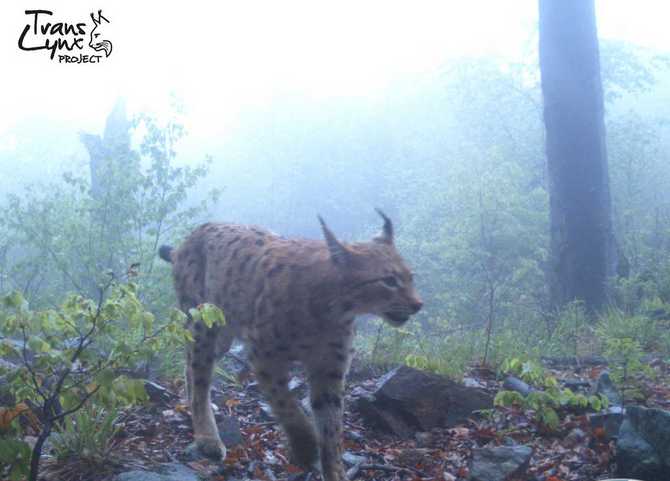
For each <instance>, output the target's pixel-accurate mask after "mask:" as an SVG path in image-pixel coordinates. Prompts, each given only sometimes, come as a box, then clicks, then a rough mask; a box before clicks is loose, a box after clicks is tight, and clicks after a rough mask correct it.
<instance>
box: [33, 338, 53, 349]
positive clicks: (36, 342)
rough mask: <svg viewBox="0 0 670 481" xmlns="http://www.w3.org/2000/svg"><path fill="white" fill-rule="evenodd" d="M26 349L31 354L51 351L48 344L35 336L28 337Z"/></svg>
mask: <svg viewBox="0 0 670 481" xmlns="http://www.w3.org/2000/svg"><path fill="white" fill-rule="evenodd" d="M28 347H29V348H30V350H31V351H33V352H49V351H50V350H51V346H50V345H49V343H48V342H46V341H45V340H43V339H40V338H39V337H37V336H30V338H29V339H28Z"/></svg>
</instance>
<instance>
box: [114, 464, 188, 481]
mask: <svg viewBox="0 0 670 481" xmlns="http://www.w3.org/2000/svg"><path fill="white" fill-rule="evenodd" d="M198 480H199V478H198V474H197V473H196V472H195V471H193V470H192V469H190V468H188V467H186V466H184V465H183V464H179V463H168V464H163V465H161V466H160V467H159V468H158V469H157V470H156V471H155V472H154V471H142V470H138V469H136V470H133V471H127V472H125V473H121V474H118V475H117V476H115V477H114V478H113V479H112V481H198Z"/></svg>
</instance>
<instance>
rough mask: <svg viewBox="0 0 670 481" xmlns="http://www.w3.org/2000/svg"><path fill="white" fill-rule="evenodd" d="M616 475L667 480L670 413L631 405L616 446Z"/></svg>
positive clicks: (658, 480)
mask: <svg viewBox="0 0 670 481" xmlns="http://www.w3.org/2000/svg"><path fill="white" fill-rule="evenodd" d="M616 448H617V451H616V462H617V474H618V475H619V476H628V477H631V478H639V479H644V480H645V481H667V479H668V478H667V473H668V472H670V412H668V411H664V410H662V409H655V408H644V407H641V406H631V407H629V408H627V409H626V414H625V416H624V420H623V423H622V424H621V429H620V430H619V438H618V440H617V444H616Z"/></svg>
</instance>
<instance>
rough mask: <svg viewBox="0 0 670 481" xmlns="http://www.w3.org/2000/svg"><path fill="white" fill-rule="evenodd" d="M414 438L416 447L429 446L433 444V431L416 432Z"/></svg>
mask: <svg viewBox="0 0 670 481" xmlns="http://www.w3.org/2000/svg"><path fill="white" fill-rule="evenodd" d="M414 439H416V447H417V448H429V447H431V446H432V445H433V442H434V441H435V439H434V437H433V433H424V432H418V433H416V434H415V435H414Z"/></svg>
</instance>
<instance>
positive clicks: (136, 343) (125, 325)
mask: <svg viewBox="0 0 670 481" xmlns="http://www.w3.org/2000/svg"><path fill="white" fill-rule="evenodd" d="M137 292H138V287H137V286H136V285H135V284H133V283H126V284H123V283H118V282H115V281H114V280H113V279H110V280H109V281H108V283H107V285H105V286H103V287H101V288H100V289H99V296H98V299H97V301H93V300H91V299H86V298H84V297H82V296H79V295H70V296H68V297H67V298H66V300H65V302H63V304H62V305H61V306H60V307H59V308H58V309H47V310H40V311H33V310H31V309H30V308H29V305H28V302H27V301H26V300H25V299H24V298H23V296H22V295H21V294H20V293H18V292H15V293H12V294H10V295H7V296H5V297H3V298H1V299H0V307H1V308H2V310H0V341H1V342H0V356H2V357H9V358H10V359H13V360H15V362H17V363H19V364H20V367H19V369H17V370H16V371H15V372H14V373H12V374H11V375H10V376H8V382H9V386H10V389H11V391H12V394H13V395H14V397H15V398H16V399H17V400H24V399H25V400H29V401H30V403H32V405H34V406H37V407H38V408H39V409H37V410H34V414H35V415H37V417H38V418H39V423H40V432H39V435H38V437H37V441H36V443H35V446H34V448H33V449H32V455H31V467H30V475H29V480H30V481H34V480H36V479H37V475H38V469H39V458H40V455H41V450H42V446H43V444H44V442H45V441H46V439H47V438H48V437H49V436H50V434H51V432H52V431H53V430H54V429H57V427H58V425H59V424H60V423H63V422H67V418H68V416H70V415H73V414H75V413H77V412H78V411H79V410H80V409H82V408H83V407H84V406H85V405H86V404H87V403H89V402H94V403H96V404H95V408H91V409H95V410H96V411H95V412H99V411H98V410H99V409H102V408H100V406H102V407H104V408H106V410H105V411H102V412H105V413H107V414H106V415H109V413H111V412H113V409H115V408H116V407H118V406H126V405H131V404H135V403H139V402H143V401H144V400H145V399H146V393H145V392H144V383H143V381H142V380H141V379H131V378H128V377H126V376H125V375H123V372H122V370H123V369H127V368H128V367H131V366H133V365H135V364H136V363H137V362H138V361H139V360H142V359H146V358H147V357H149V356H152V355H153V354H154V353H156V352H158V351H159V350H161V349H163V348H164V347H165V346H168V345H170V346H174V345H178V344H181V343H183V342H184V341H186V340H192V337H191V335H190V333H189V332H188V331H187V330H186V329H184V327H183V323H184V320H185V318H186V315H185V314H183V313H182V312H181V311H178V310H176V309H174V310H173V311H172V314H171V317H170V320H169V321H168V322H166V323H165V324H164V325H163V326H161V327H160V328H155V326H154V316H153V314H151V313H150V312H149V311H147V310H146V309H145V308H144V307H143V305H142V303H141V302H140V301H139V299H138V296H137ZM193 315H194V316H195V317H199V318H202V319H203V321H205V322H206V323H208V324H210V325H211V324H212V323H214V322H223V320H224V318H223V314H222V313H221V311H220V310H219V309H217V308H215V307H214V306H211V305H203V306H201V308H200V310H196V311H194V312H193ZM129 332H130V334H129ZM137 332H141V333H142V335H141V336H138V335H136V334H133V333H137ZM94 419H95V420H97V421H104V422H103V424H102V425H99V426H98V427H99V428H101V429H102V433H101V437H100V438H97V439H96V443H97V444H96V445H97V446H98V447H100V446H102V445H104V440H105V438H106V435H108V434H109V430H108V429H105V423H109V420H108V418H107V417H104V416H103V418H99V417H96V418H94ZM63 432H64V433H65V436H66V437H65V438H62V439H65V440H67V441H63V442H62V443H61V447H63V446H65V445H68V446H70V447H71V450H75V451H76V450H77V448H76V446H85V445H86V444H87V443H88V442H89V441H91V440H90V439H87V437H86V436H88V435H92V433H93V432H94V430H93V429H92V426H91V425H90V424H87V421H86V420H84V419H83V418H82V417H81V416H77V418H76V419H75V421H74V424H70V425H69V428H68V425H67V424H66V425H65V430H64V431H63ZM61 434H63V433H61ZM82 436H83V437H82ZM74 439H79V441H77V442H76V443H74V444H73V440H74ZM77 443H78V444H77ZM72 446H74V448H72ZM24 449H25V448H23V447H22V448H20V450H18V451H17V449H16V440H12V439H9V440H6V439H0V452H5V451H6V450H12V452H14V453H17V452H23V451H24ZM102 451H104V450H98V453H100V452H102ZM21 460H22V461H23V460H24V459H23V458H21ZM15 464H16V461H15ZM12 469H15V468H12ZM25 469H27V468H26V466H25V465H23V466H22V467H20V468H16V469H15V470H25Z"/></svg>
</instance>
